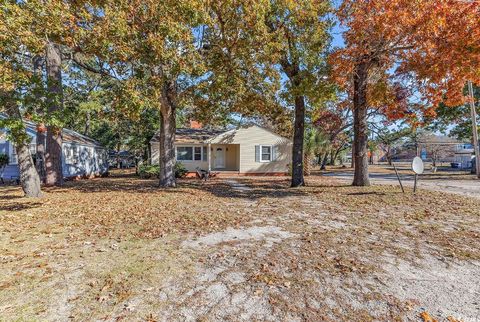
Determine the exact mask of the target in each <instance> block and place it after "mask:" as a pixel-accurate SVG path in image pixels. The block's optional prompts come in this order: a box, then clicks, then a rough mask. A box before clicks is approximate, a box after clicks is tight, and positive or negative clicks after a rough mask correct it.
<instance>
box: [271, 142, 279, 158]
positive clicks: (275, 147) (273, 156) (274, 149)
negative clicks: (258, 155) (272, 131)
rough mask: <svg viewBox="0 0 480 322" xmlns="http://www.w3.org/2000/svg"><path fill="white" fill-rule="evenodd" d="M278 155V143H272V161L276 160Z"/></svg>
mask: <svg viewBox="0 0 480 322" xmlns="http://www.w3.org/2000/svg"><path fill="white" fill-rule="evenodd" d="M278 156H279V153H278V145H274V146H272V161H277V159H278Z"/></svg>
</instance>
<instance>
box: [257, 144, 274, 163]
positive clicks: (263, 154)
mask: <svg viewBox="0 0 480 322" xmlns="http://www.w3.org/2000/svg"><path fill="white" fill-rule="evenodd" d="M270 161H272V146H271V145H261V146H260V162H270Z"/></svg>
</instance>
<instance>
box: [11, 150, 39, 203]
mask: <svg viewBox="0 0 480 322" xmlns="http://www.w3.org/2000/svg"><path fill="white" fill-rule="evenodd" d="M16 149H17V156H18V167H19V168H20V184H21V185H22V189H23V192H24V193H25V196H26V197H31V198H38V197H41V196H42V190H41V188H40V177H39V176H38V172H37V170H36V169H35V165H34V164H33V159H32V155H31V154H30V148H29V144H28V143H25V142H22V143H20V144H16Z"/></svg>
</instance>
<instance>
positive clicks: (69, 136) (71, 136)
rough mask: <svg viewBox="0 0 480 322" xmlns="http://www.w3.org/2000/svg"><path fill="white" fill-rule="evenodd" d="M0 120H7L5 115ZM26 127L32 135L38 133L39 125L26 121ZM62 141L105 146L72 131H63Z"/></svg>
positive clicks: (1, 115) (0, 116)
mask: <svg viewBox="0 0 480 322" xmlns="http://www.w3.org/2000/svg"><path fill="white" fill-rule="evenodd" d="M0 118H6V116H5V115H4V114H1V113H0ZM24 123H25V125H26V128H27V130H28V131H29V132H30V133H32V134H35V133H37V125H36V124H35V123H34V122H31V121H26V120H25V121H24ZM62 140H63V142H66V143H76V144H82V145H90V146H96V147H101V148H103V146H102V145H101V144H100V142H98V141H96V140H94V139H92V138H90V137H88V136H86V135H83V134H80V133H78V132H75V131H73V130H70V129H65V128H64V129H62Z"/></svg>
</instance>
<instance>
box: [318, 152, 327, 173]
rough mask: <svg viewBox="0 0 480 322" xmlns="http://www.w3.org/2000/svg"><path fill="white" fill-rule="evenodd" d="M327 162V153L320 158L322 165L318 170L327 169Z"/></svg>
mask: <svg viewBox="0 0 480 322" xmlns="http://www.w3.org/2000/svg"><path fill="white" fill-rule="evenodd" d="M327 161H328V151H326V152H325V154H324V155H323V158H322V164H321V165H320V170H326V169H327Z"/></svg>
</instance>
